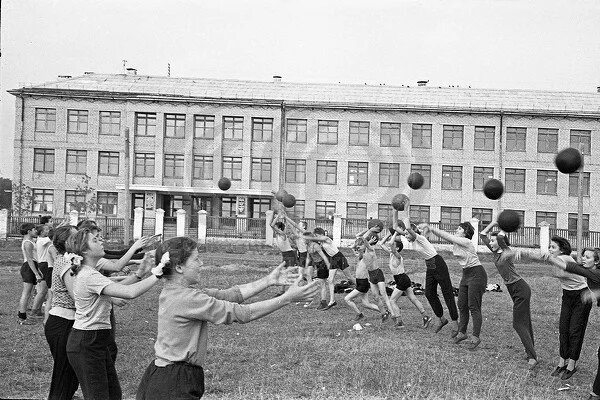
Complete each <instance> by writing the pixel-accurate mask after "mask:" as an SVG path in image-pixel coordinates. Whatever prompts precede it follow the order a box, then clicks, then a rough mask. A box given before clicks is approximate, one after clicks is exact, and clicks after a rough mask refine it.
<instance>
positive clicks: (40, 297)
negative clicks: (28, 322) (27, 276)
mask: <svg viewBox="0 0 600 400" xmlns="http://www.w3.org/2000/svg"><path fill="white" fill-rule="evenodd" d="M36 288H37V294H36V295H35V298H34V299H33V305H32V306H31V311H35V312H39V311H40V308H42V303H43V302H44V299H45V298H46V294H47V293H48V286H47V285H46V282H45V281H41V282H40V283H38V284H37V287H36Z"/></svg>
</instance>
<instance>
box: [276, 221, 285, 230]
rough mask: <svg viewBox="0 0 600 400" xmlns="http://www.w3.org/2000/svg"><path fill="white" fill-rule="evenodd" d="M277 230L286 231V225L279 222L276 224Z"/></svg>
mask: <svg viewBox="0 0 600 400" xmlns="http://www.w3.org/2000/svg"><path fill="white" fill-rule="evenodd" d="M274 225H275V228H277V229H279V230H280V231H283V230H285V224H284V223H283V222H281V221H277V222H275V224H274Z"/></svg>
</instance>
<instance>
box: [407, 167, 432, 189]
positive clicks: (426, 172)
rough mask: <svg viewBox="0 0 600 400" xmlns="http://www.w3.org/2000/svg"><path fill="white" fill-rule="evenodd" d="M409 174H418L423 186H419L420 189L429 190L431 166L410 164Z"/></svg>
mask: <svg viewBox="0 0 600 400" xmlns="http://www.w3.org/2000/svg"><path fill="white" fill-rule="evenodd" d="M410 172H411V173H413V172H418V173H419V174H421V176H422V177H423V186H421V189H431V165H429V164H412V165H411V166H410Z"/></svg>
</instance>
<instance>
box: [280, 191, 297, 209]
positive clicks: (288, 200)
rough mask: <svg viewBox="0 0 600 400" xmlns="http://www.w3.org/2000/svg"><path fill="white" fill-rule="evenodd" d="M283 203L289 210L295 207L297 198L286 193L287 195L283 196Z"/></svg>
mask: <svg viewBox="0 0 600 400" xmlns="http://www.w3.org/2000/svg"><path fill="white" fill-rule="evenodd" d="M281 202H282V203H283V205H284V206H286V207H287V208H290V207H294V205H295V204H296V198H295V197H294V196H293V195H291V194H289V193H286V194H285V195H283V197H282V199H281Z"/></svg>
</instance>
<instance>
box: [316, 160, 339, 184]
mask: <svg viewBox="0 0 600 400" xmlns="http://www.w3.org/2000/svg"><path fill="white" fill-rule="evenodd" d="M317 183H320V184H323V185H335V184H337V161H325V160H317Z"/></svg>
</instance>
